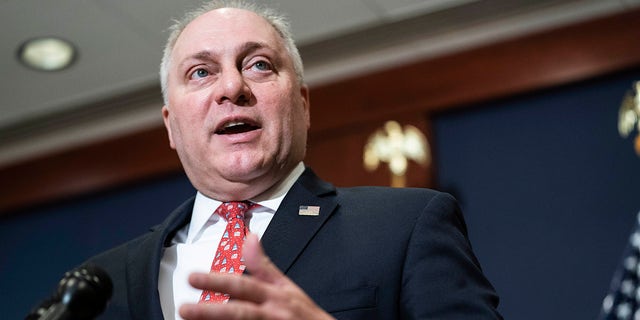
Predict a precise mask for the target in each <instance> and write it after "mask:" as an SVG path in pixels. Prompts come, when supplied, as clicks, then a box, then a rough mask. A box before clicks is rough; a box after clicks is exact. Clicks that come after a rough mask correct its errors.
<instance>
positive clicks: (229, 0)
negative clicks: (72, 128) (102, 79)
mask: <svg viewBox="0 0 640 320" xmlns="http://www.w3.org/2000/svg"><path fill="white" fill-rule="evenodd" d="M222 8H235V9H243V10H247V11H251V12H253V13H255V14H257V15H259V16H260V17H262V18H264V19H265V20H267V22H269V24H271V25H272V26H273V28H274V29H275V30H276V31H277V32H278V34H279V35H280V36H281V37H282V40H283V41H284V46H285V48H286V49H287V51H288V52H289V56H290V57H291V60H292V61H293V68H294V70H295V72H296V76H297V78H298V82H300V84H302V83H303V82H304V69H303V66H302V58H301V57H300V52H299V51H298V47H296V45H295V42H294V40H293V35H292V33H291V30H290V26H289V21H288V20H287V18H286V17H285V16H284V15H282V14H281V13H279V12H277V11H275V10H273V9H270V8H267V7H263V6H259V5H257V4H255V3H251V2H247V1H242V0H214V1H210V2H207V3H205V4H204V5H202V6H201V7H199V8H197V9H195V10H192V11H188V12H187V13H186V14H185V15H184V16H183V17H182V19H180V20H174V22H173V25H172V26H171V27H169V31H170V32H171V33H170V34H169V38H167V43H166V45H165V47H164V54H163V56H162V62H161V64H160V85H161V87H162V98H163V99H164V103H165V105H168V104H169V99H168V92H167V91H168V89H167V81H168V77H169V67H170V64H171V52H172V51H173V48H174V46H175V45H176V41H177V40H178V37H179V36H180V34H181V33H182V31H183V30H184V28H185V27H186V26H187V25H188V24H189V23H191V21H193V20H195V19H196V18H198V17H199V16H201V15H203V14H205V13H207V12H209V11H212V10H216V9H222Z"/></svg>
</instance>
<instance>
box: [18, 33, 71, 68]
mask: <svg viewBox="0 0 640 320" xmlns="http://www.w3.org/2000/svg"><path fill="white" fill-rule="evenodd" d="M75 57H76V49H75V48H74V46H73V45H72V44H71V43H70V42H69V41H66V40H63V39H60V38H56V37H42V38H35V39H31V40H28V41H26V42H24V43H23V44H22V45H21V46H20V48H18V60H20V62H22V63H23V64H24V65H26V66H28V67H30V68H34V69H37V70H42V71H56V70H62V69H64V68H67V67H68V66H70V65H71V64H72V63H73V61H74V60H75Z"/></svg>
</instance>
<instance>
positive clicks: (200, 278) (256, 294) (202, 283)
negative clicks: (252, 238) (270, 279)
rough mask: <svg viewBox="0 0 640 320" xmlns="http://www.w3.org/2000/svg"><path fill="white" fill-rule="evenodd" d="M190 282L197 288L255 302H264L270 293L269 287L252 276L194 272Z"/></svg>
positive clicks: (190, 276) (234, 298)
mask: <svg viewBox="0 0 640 320" xmlns="http://www.w3.org/2000/svg"><path fill="white" fill-rule="evenodd" d="M189 284H191V286H193V287H194V288H196V289H202V290H205V289H208V290H212V291H216V292H222V293H227V294H229V295H230V296H231V299H233V300H246V301H251V302H254V303H262V302H264V301H265V300H266V299H267V297H268V295H269V288H268V287H267V286H266V285H265V284H264V283H261V282H260V281H259V280H256V279H253V278H252V277H251V276H239V275H232V274H224V273H223V274H221V273H192V274H191V275H189Z"/></svg>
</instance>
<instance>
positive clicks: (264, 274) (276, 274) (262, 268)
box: [242, 233, 287, 283]
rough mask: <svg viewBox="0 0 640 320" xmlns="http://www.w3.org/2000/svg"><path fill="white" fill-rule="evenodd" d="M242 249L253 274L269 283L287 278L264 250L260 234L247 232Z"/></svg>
mask: <svg viewBox="0 0 640 320" xmlns="http://www.w3.org/2000/svg"><path fill="white" fill-rule="evenodd" d="M242 250H243V251H242V252H243V256H244V260H245V265H246V267H247V270H248V271H249V272H250V273H251V275H252V276H254V277H256V278H258V279H260V280H262V281H266V282H268V283H279V282H283V281H286V280H287V278H286V277H285V276H284V274H283V273H282V272H281V271H280V270H279V269H278V267H276V265H275V264H273V262H271V260H270V259H269V257H267V255H266V254H265V253H264V250H262V246H261V245H260V240H258V236H256V235H255V234H252V233H249V234H247V238H246V239H245V241H244V248H243V249H242Z"/></svg>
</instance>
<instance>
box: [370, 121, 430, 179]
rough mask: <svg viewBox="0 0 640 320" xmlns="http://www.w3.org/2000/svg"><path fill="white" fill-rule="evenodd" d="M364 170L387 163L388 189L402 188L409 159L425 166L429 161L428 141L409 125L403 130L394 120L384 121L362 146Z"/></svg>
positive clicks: (373, 168) (371, 169)
mask: <svg viewBox="0 0 640 320" xmlns="http://www.w3.org/2000/svg"><path fill="white" fill-rule="evenodd" d="M363 160H364V167H365V168H366V169H367V170H369V171H373V170H375V169H377V168H378V166H379V165H380V163H381V162H384V163H388V165H389V170H390V171H391V186H392V187H405V186H406V173H407V167H408V160H413V161H415V162H417V163H418V164H421V165H423V166H426V165H428V164H429V162H430V161H431V155H430V153H429V144H428V142H427V138H426V137H425V136H424V134H422V132H420V130H419V129H418V128H416V127H414V126H411V125H405V126H404V128H402V127H401V126H400V124H399V123H398V122H396V121H387V123H385V124H384V127H383V128H381V129H378V130H376V132H374V133H373V134H372V135H371V136H370V137H369V141H368V142H367V144H366V145H365V147H364V154H363Z"/></svg>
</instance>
